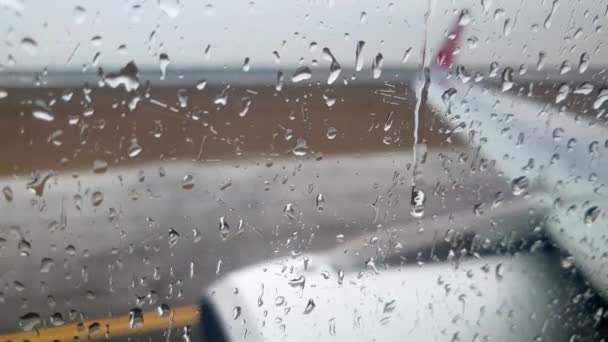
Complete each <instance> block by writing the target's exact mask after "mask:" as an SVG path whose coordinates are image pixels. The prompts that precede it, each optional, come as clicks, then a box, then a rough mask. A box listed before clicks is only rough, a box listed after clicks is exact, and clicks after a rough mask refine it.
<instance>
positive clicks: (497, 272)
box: [494, 264, 505, 281]
mask: <svg viewBox="0 0 608 342" xmlns="http://www.w3.org/2000/svg"><path fill="white" fill-rule="evenodd" d="M494 275H495V276H496V280H498V281H500V280H502V278H504V276H505V272H504V266H503V265H502V264H498V265H496V270H495V271H494Z"/></svg>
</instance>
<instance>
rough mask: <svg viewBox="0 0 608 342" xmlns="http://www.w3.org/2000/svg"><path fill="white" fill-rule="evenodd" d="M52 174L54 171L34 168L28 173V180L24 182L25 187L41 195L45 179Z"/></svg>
mask: <svg viewBox="0 0 608 342" xmlns="http://www.w3.org/2000/svg"><path fill="white" fill-rule="evenodd" d="M53 175H54V173H53V172H52V171H40V170H34V171H33V172H32V174H31V175H30V180H29V182H28V183H27V184H26V188H27V189H28V190H30V191H32V192H33V193H35V194H36V196H42V195H43V193H44V187H45V185H46V182H47V180H49V179H50V178H51V176H53Z"/></svg>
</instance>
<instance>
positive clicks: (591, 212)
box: [583, 206, 601, 226]
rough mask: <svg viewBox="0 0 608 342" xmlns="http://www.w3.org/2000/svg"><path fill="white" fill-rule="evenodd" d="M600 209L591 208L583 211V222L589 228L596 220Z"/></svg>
mask: <svg viewBox="0 0 608 342" xmlns="http://www.w3.org/2000/svg"><path fill="white" fill-rule="evenodd" d="M600 212H601V210H600V208H599V207H597V206H593V207H591V208H589V209H587V210H586V211H585V217H584V219H583V221H584V222H585V224H586V225H587V226H591V225H592V224H593V223H594V222H595V221H596V220H597V218H598V217H599V216H600Z"/></svg>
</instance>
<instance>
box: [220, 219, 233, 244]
mask: <svg viewBox="0 0 608 342" xmlns="http://www.w3.org/2000/svg"><path fill="white" fill-rule="evenodd" d="M219 232H220V237H221V238H222V240H226V239H227V238H228V234H230V226H229V225H228V222H226V219H224V216H222V217H220V224H219Z"/></svg>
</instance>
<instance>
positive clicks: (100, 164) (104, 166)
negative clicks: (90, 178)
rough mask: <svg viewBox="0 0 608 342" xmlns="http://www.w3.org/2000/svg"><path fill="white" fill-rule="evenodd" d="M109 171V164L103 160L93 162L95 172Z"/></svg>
mask: <svg viewBox="0 0 608 342" xmlns="http://www.w3.org/2000/svg"><path fill="white" fill-rule="evenodd" d="M107 170H108V162H107V161H105V160H101V159H95V160H94V161H93V172H94V173H104V172H106V171H107Z"/></svg>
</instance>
